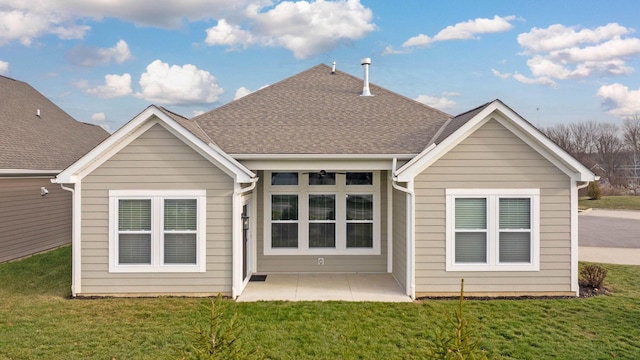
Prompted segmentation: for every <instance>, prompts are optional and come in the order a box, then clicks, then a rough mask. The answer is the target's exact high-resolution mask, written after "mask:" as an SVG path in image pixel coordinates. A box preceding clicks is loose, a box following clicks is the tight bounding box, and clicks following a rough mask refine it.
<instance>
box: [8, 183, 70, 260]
mask: <svg viewBox="0 0 640 360" xmlns="http://www.w3.org/2000/svg"><path fill="white" fill-rule="evenodd" d="M43 186H44V187H45V188H47V190H48V191H49V194H48V195H46V196H41V195H40V187H43ZM70 243H71V193H70V192H68V191H65V190H62V189H61V188H60V185H56V184H52V183H51V181H50V178H47V177H43V178H18V177H16V178H0V263H2V262H5V261H9V260H14V259H18V258H21V257H25V256H28V255H32V254H35V253H38V252H42V251H45V250H49V249H53V248H56V247H59V246H62V245H66V244H70Z"/></svg>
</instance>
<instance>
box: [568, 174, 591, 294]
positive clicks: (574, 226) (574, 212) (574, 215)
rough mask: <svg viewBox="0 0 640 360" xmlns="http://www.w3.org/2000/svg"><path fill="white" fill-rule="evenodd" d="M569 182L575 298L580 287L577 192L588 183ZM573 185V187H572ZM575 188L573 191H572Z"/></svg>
mask: <svg viewBox="0 0 640 360" xmlns="http://www.w3.org/2000/svg"><path fill="white" fill-rule="evenodd" d="M570 181H571V188H572V189H571V196H570V199H571V290H572V291H575V292H576V297H578V296H580V286H578V252H579V246H580V245H579V242H578V239H579V237H578V228H579V226H578V191H579V190H580V189H584V188H585V187H587V186H588V185H589V181H585V182H584V184H579V183H580V182H579V181H574V180H573V179H571V180H570ZM574 184H575V185H574ZM574 187H575V190H574V189H573V188H574Z"/></svg>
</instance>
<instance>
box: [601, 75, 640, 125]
mask: <svg viewBox="0 0 640 360" xmlns="http://www.w3.org/2000/svg"><path fill="white" fill-rule="evenodd" d="M596 95H597V96H599V97H601V98H602V106H603V108H605V110H606V111H607V112H609V113H610V114H612V115H615V116H619V117H623V118H624V117H629V116H634V115H638V114H640V89H638V90H629V88H628V87H626V86H624V85H622V84H618V83H615V84H611V85H604V86H601V87H600V89H598V92H597V93H596Z"/></svg>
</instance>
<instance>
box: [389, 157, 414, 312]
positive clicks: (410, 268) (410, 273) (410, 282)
mask: <svg viewBox="0 0 640 360" xmlns="http://www.w3.org/2000/svg"><path fill="white" fill-rule="evenodd" d="M397 161H398V159H396V158H394V159H393V165H392V169H391V180H392V181H391V185H392V186H393V188H394V189H396V190H399V191H402V192H404V193H406V194H407V195H408V196H409V201H408V202H407V228H408V229H409V230H408V231H407V243H406V252H407V259H408V261H407V274H406V275H407V279H406V284H405V286H406V291H407V295H409V296H410V297H411V299H412V300H415V299H416V284H415V268H416V259H415V254H414V249H415V234H416V229H415V221H416V214H415V202H416V194H415V192H414V190H413V180H412V181H409V182H407V187H406V188H405V187H402V186H400V185H398V183H397V182H398V177H397V176H396V166H397Z"/></svg>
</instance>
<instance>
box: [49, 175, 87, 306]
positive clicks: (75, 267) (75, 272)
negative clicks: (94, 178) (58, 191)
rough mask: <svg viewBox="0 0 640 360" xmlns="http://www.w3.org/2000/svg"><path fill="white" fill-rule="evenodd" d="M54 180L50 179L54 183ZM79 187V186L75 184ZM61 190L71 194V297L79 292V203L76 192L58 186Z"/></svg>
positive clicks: (62, 185)
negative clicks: (77, 217)
mask: <svg viewBox="0 0 640 360" xmlns="http://www.w3.org/2000/svg"><path fill="white" fill-rule="evenodd" d="M54 181H55V179H51V182H54ZM76 186H78V187H79V186H80V184H76ZM60 187H61V188H62V190H66V191H69V192H71V274H72V276H71V295H72V296H73V297H76V295H77V294H78V293H79V292H80V291H81V285H80V279H81V278H82V275H81V265H82V261H81V260H82V257H81V248H80V221H79V220H78V219H76V215H78V216H79V215H80V203H79V202H78V201H77V200H76V192H75V189H74V188H70V187H66V186H64V184H60Z"/></svg>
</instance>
